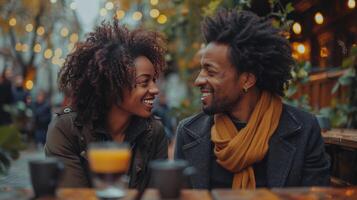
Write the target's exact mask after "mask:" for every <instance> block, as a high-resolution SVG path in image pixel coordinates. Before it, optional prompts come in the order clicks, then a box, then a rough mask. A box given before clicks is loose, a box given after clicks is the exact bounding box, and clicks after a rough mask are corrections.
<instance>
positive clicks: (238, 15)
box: [202, 9, 294, 96]
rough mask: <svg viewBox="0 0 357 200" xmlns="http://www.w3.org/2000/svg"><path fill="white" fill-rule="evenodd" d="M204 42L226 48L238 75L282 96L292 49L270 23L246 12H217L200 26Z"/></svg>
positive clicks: (292, 61) (288, 75) (289, 74)
mask: <svg viewBox="0 0 357 200" xmlns="http://www.w3.org/2000/svg"><path fill="white" fill-rule="evenodd" d="M202 32H203V36H204V39H205V40H206V42H207V43H210V42H216V43H221V44H225V45H228V47H229V60H230V62H231V63H232V64H233V65H234V66H235V67H236V70H237V72H238V73H242V72H250V73H252V74H254V75H255V76H256V78H257V83H256V86H257V87H258V89H260V90H267V91H270V92H272V93H273V94H277V95H280V96H284V88H285V87H286V86H288V83H289V80H290V79H291V73H290V72H291V69H292V66H293V65H294V60H293V58H292V56H291V47H290V44H289V42H288V40H287V39H285V38H284V37H283V36H282V35H281V34H280V30H279V29H277V28H274V27H273V26H272V24H271V22H270V21H269V20H267V19H264V18H261V17H259V16H257V15H256V14H254V13H252V12H249V11H237V10H226V9H220V10H219V11H218V12H217V14H216V15H215V16H214V17H207V18H205V20H204V21H203V23H202Z"/></svg>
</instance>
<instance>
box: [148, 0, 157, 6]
mask: <svg viewBox="0 0 357 200" xmlns="http://www.w3.org/2000/svg"><path fill="white" fill-rule="evenodd" d="M150 3H151V5H153V6H155V5H157V4H158V3H159V0H150Z"/></svg>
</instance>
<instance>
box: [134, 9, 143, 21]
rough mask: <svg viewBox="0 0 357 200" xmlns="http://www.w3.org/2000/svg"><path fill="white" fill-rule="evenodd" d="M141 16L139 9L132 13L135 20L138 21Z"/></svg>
mask: <svg viewBox="0 0 357 200" xmlns="http://www.w3.org/2000/svg"><path fill="white" fill-rule="evenodd" d="M142 17H143V14H142V13H141V12H139V11H135V12H134V13H133V19H134V20H136V21H139V20H140V19H141V18H142Z"/></svg>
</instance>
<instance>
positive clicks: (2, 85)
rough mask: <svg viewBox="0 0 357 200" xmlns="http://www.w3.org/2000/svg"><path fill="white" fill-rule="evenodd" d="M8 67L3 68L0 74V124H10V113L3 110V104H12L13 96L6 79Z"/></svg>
mask: <svg viewBox="0 0 357 200" xmlns="http://www.w3.org/2000/svg"><path fill="white" fill-rule="evenodd" d="M8 73H11V72H9V71H8V69H5V70H4V71H3V72H2V74H1V75H0V94H1V95H0V125H7V124H11V123H12V120H11V115H10V113H8V112H7V111H5V110H4V106H5V105H9V104H12V103H13V101H14V97H13V94H12V91H11V82H10V80H9V79H8V75H7V74H8Z"/></svg>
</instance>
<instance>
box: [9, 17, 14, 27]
mask: <svg viewBox="0 0 357 200" xmlns="http://www.w3.org/2000/svg"><path fill="white" fill-rule="evenodd" d="M9 25H10V26H15V25H16V18H11V19H10V20H9Z"/></svg>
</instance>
